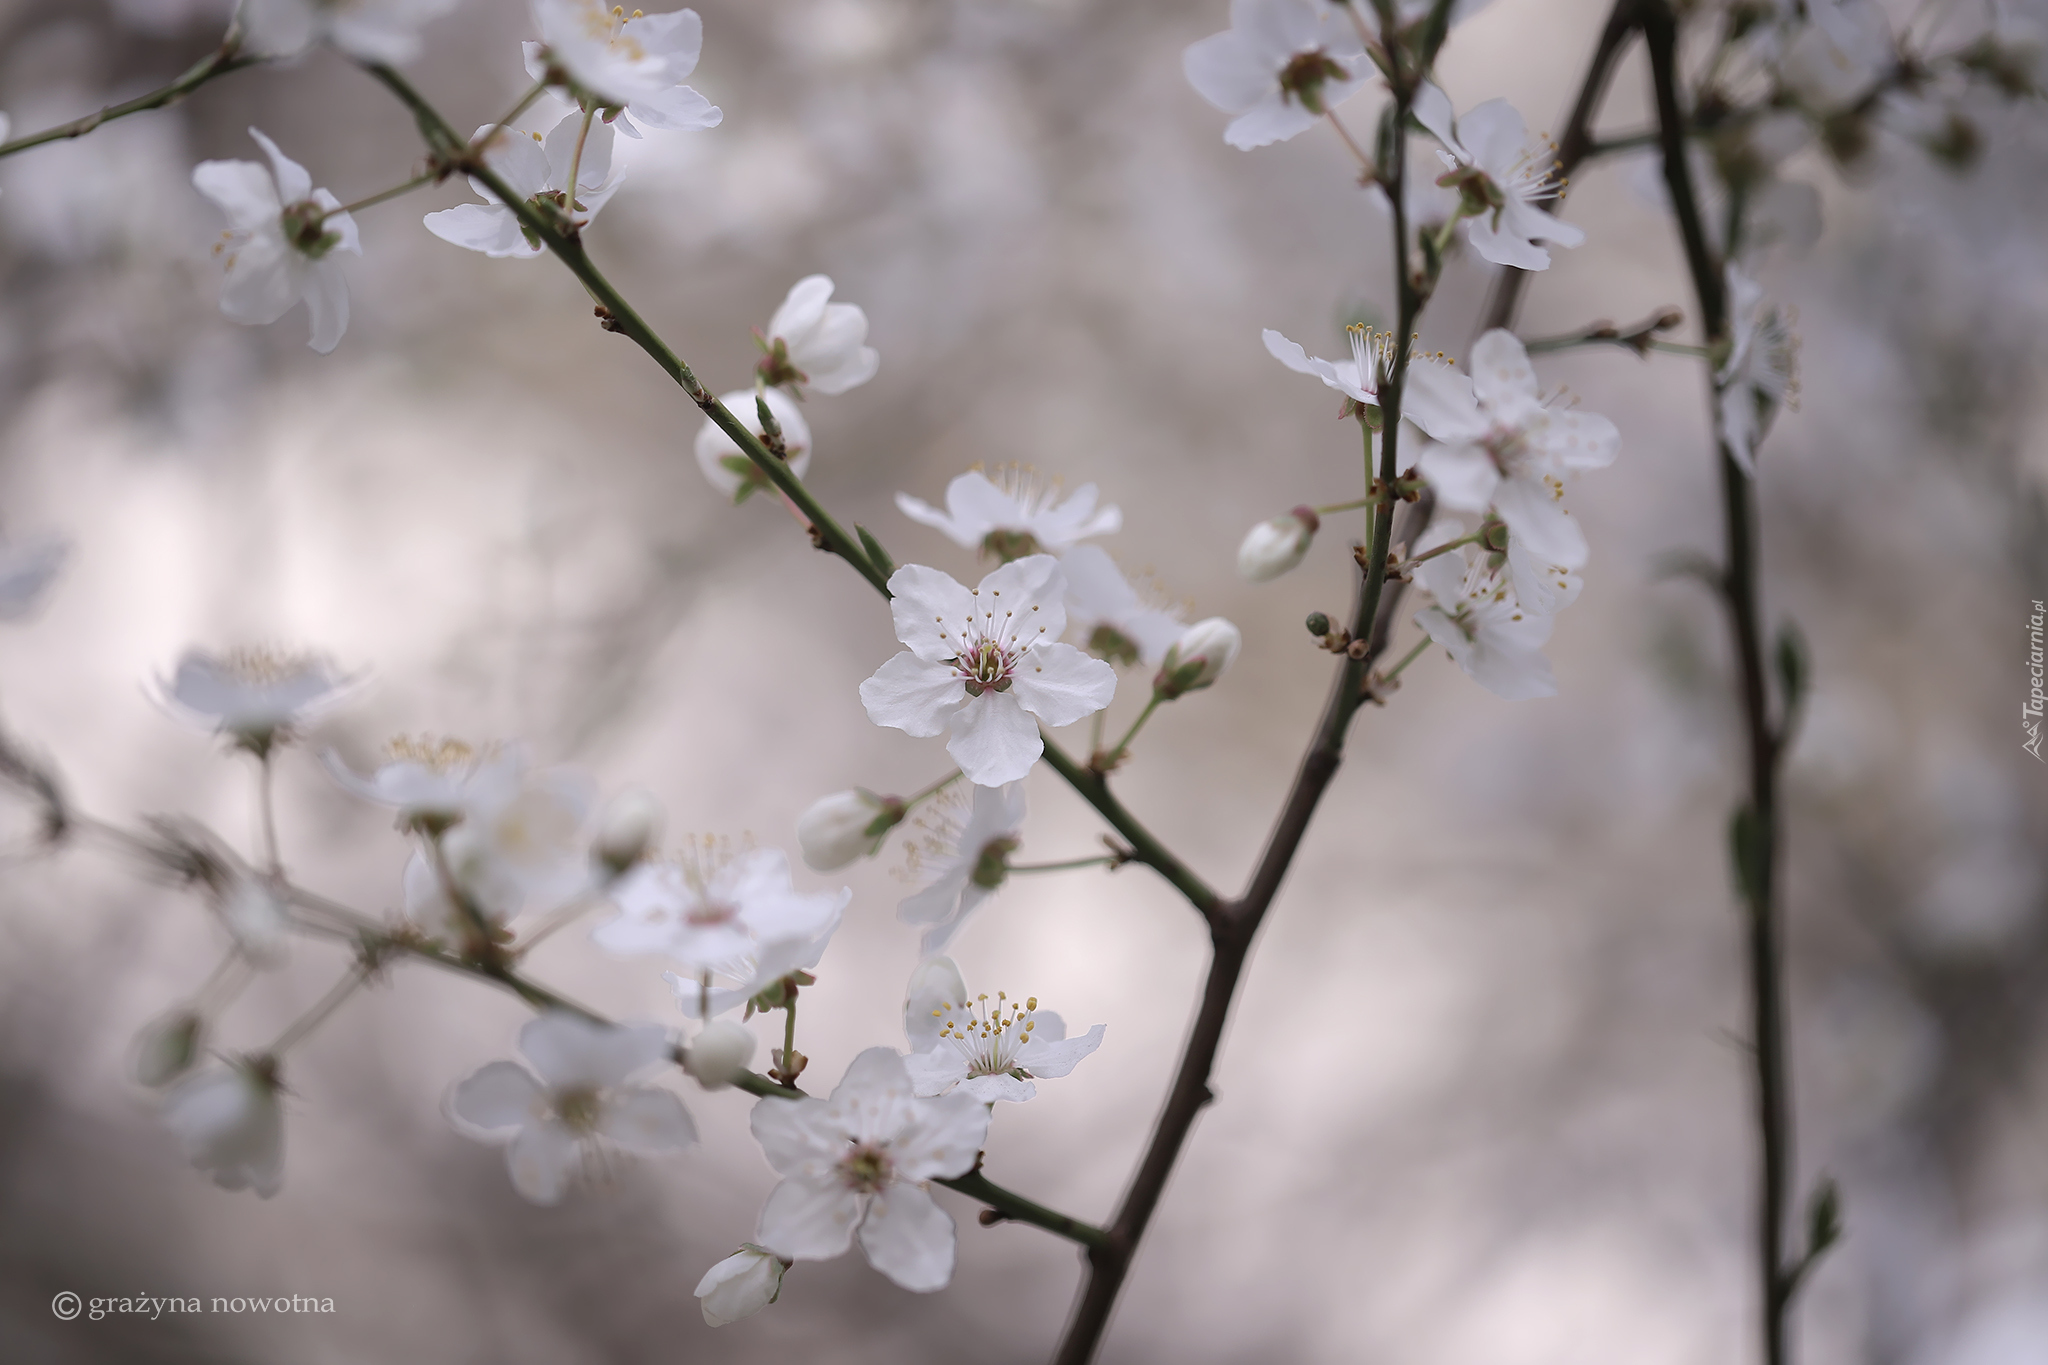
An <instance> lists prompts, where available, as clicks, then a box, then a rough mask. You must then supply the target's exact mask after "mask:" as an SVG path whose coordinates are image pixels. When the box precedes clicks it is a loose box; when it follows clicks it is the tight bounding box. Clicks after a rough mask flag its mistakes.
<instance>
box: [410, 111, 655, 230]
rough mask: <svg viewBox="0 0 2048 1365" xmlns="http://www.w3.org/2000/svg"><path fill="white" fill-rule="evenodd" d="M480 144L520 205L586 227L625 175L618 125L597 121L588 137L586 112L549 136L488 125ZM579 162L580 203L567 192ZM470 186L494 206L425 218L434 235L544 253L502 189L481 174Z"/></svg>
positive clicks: (567, 120) (486, 159) (472, 206)
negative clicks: (617, 150)
mask: <svg viewBox="0 0 2048 1365" xmlns="http://www.w3.org/2000/svg"><path fill="white" fill-rule="evenodd" d="M476 140H477V141H479V142H482V143H483V145H484V164H485V165H486V166H489V167H490V168H491V170H492V172H493V173H495V174H496V175H497V177H498V178H499V179H500V180H502V181H504V182H505V187H506V188H507V189H509V190H511V191H512V193H513V194H514V195H515V196H517V198H518V200H519V202H521V203H523V204H529V205H532V206H533V207H534V208H535V209H536V210H537V211H538V212H539V213H540V214H541V216H542V217H544V218H548V219H551V220H555V221H560V219H561V218H562V217H567V218H569V219H571V220H573V221H574V222H575V223H577V224H578V225H579V226H583V225H588V224H589V223H590V221H591V220H592V219H594V218H596V217H597V214H598V210H600V209H602V208H603V207H604V206H605V204H606V202H607V201H609V200H610V199H611V197H612V195H613V194H615V193H616V192H617V191H618V188H619V183H620V181H621V179H622V178H623V175H622V172H620V171H619V170H618V169H617V168H615V167H614V166H613V165H612V129H611V125H610V124H608V123H592V124H591V125H590V128H589V129H588V132H587V134H586V131H585V129H584V126H583V116H582V115H581V114H570V115H569V116H568V117H567V118H564V119H563V120H562V121H561V122H560V123H557V124H556V125H555V126H554V127H553V128H551V129H549V130H548V133H547V136H545V137H542V136H541V135H540V134H539V133H522V132H520V131H519V130H518V129H516V128H502V127H494V126H493V125H490V124H486V125H485V126H483V127H481V128H479V129H477V130H476ZM579 141H580V142H582V144H583V155H582V157H581V159H580V160H579V159H578V157H577V155H576V145H577V143H578V142H579ZM572 163H573V164H574V166H575V174H576V195H575V202H574V203H573V204H572V203H570V202H569V195H568V194H567V193H566V190H567V189H568V186H569V174H570V166H571V164H572ZM469 187H470V188H471V189H473V190H475V191H476V192H477V193H478V194H479V195H481V196H482V197H483V198H484V200H485V201H486V202H484V203H481V204H457V205H456V206H455V207H454V208H452V209H442V210H440V211H439V212H438V213H430V214H428V215H427V216H426V218H425V219H423V220H422V221H424V222H425V223H426V225H427V231H429V232H431V233H433V234H434V235H435V236H436V237H439V238H440V239H441V240H442V241H444V242H448V243H451V244H452V245H455V246H459V247H464V248H466V249H468V250H470V251H481V252H482V253H483V254H484V255H486V256H491V257H495V258H506V257H510V258H515V259H522V260H523V259H526V258H528V257H533V256H538V255H540V253H541V251H542V250H543V248H542V246H541V241H540V238H539V237H537V236H535V235H534V234H533V233H532V232H530V231H528V230H527V228H526V227H525V225H524V224H522V223H521V222H520V221H519V215H518V214H516V213H514V212H513V211H512V208H511V206H510V205H508V204H506V203H505V202H504V201H503V200H501V199H499V198H498V195H497V192H496V191H494V190H492V189H491V188H490V186H488V185H486V184H484V183H483V181H481V180H478V179H477V178H476V177H474V176H472V177H470V181H469Z"/></svg>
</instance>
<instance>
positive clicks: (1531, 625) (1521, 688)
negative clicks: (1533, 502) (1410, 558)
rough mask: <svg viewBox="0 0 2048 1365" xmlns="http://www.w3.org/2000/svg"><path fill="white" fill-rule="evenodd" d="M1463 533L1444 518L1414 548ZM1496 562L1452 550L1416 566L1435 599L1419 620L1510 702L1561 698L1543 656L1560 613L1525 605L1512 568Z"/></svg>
mask: <svg viewBox="0 0 2048 1365" xmlns="http://www.w3.org/2000/svg"><path fill="white" fill-rule="evenodd" d="M1463 534H1464V528H1463V527H1462V526H1460V525H1459V524H1458V523H1457V522H1456V521H1455V520H1447V519H1441V518H1440V519H1439V520H1437V521H1436V522H1434V523H1432V524H1431V526H1430V528H1429V530H1428V531H1426V532H1424V533H1423V536H1422V539H1421V540H1420V541H1419V542H1418V543H1417V546H1416V548H1417V550H1418V552H1420V551H1427V550H1431V549H1434V548H1435V547H1436V546H1438V545H1441V544H1444V543H1445V542H1446V541H1450V540H1456V539H1458V538H1459V537H1460V536H1462V535H1463ZM1491 561H1492V556H1490V555H1486V554H1481V555H1477V556H1475V557H1473V558H1472V559H1470V560H1469V561H1468V560H1467V558H1466V557H1465V554H1464V552H1463V551H1462V550H1453V551H1451V552H1449V553H1447V554H1441V555H1438V556H1437V557H1436V558H1434V559H1429V560H1425V561H1423V562H1422V563H1421V564H1418V565H1416V566H1415V577H1416V578H1417V579H1418V580H1419V581H1420V582H1421V584H1422V586H1423V587H1424V588H1425V589H1426V590H1427V591H1428V592H1429V595H1430V597H1431V599H1432V600H1433V605H1431V606H1427V607H1424V608H1423V609H1422V610H1421V611H1419V612H1417V613H1416V614H1415V624H1417V625H1419V626H1421V627H1422V629H1423V630H1424V631H1426V632H1427V633H1428V635H1429V638H1430V639H1431V640H1434V641H1435V642H1436V643H1437V644H1440V645H1442V646H1443V647H1444V648H1445V649H1446V650H1449V651H1450V655H1451V657H1452V658H1453V659H1455V660H1456V661H1457V664H1458V667H1459V668H1461V669H1463V670H1464V671H1465V676H1466V677H1468V678H1470V679H1472V681H1474V682H1476V683H1478V684H1479V685H1480V686H1481V687H1484V688H1485V689H1486V690H1487V691H1489V692H1491V693H1493V694H1494V695H1496V696H1499V697H1504V698H1506V699H1507V700H1509V701H1523V700H1527V699H1529V698H1531V697H1550V696H1555V695H1556V694H1557V680H1556V678H1554V677H1553V676H1552V675H1551V672H1550V661H1549V660H1548V659H1546V658H1545V657H1544V656H1543V645H1544V642H1545V641H1547V640H1549V638H1550V630H1551V626H1552V625H1553V624H1554V623H1555V618H1554V617H1551V616H1546V615H1541V614H1539V613H1537V612H1535V611H1533V610H1530V609H1529V608H1526V607H1524V606H1523V604H1522V601H1521V599H1520V598H1519V597H1518V596H1516V593H1515V588H1514V582H1513V579H1512V577H1511V576H1510V574H1509V573H1508V571H1507V568H1506V566H1505V565H1498V564H1494V563H1492V562H1491Z"/></svg>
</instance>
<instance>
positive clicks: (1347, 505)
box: [1311, 493, 1387, 517]
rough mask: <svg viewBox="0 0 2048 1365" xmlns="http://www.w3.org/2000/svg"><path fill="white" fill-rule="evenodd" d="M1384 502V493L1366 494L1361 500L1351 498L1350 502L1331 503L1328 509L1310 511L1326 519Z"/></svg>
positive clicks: (1318, 508) (1321, 508)
mask: <svg viewBox="0 0 2048 1365" xmlns="http://www.w3.org/2000/svg"><path fill="white" fill-rule="evenodd" d="M1386 500H1387V495H1386V494H1385V493H1368V494H1366V495H1365V496H1364V497H1362V498H1353V499H1352V500H1351V501H1350V502H1333V503H1331V504H1330V505H1329V506H1328V507H1317V508H1313V509H1311V510H1313V511H1314V512H1315V514H1316V515H1317V516H1319V517H1327V516H1330V515H1332V514H1333V513H1337V512H1356V511H1357V510H1358V509H1359V508H1361V507H1377V506H1379V505H1380V504H1381V503H1383V502H1385V501H1386Z"/></svg>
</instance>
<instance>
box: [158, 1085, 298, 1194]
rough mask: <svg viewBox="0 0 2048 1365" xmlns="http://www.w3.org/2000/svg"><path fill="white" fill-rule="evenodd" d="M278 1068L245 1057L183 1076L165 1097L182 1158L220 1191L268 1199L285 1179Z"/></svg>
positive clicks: (168, 1123) (168, 1120)
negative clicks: (250, 1192) (208, 1176)
mask: <svg viewBox="0 0 2048 1365" xmlns="http://www.w3.org/2000/svg"><path fill="white" fill-rule="evenodd" d="M277 1091H278V1082H277V1068H276V1065H275V1063H274V1062H272V1061H271V1059H269V1058H267V1057H244V1058H239V1059H237V1060H236V1061H234V1062H231V1063H230V1064H228V1065H227V1066H220V1067H213V1068H211V1069H209V1070H206V1071H202V1072H200V1073H198V1074H197V1075H195V1076H190V1077H187V1078H186V1079H185V1080H183V1081H180V1082H179V1083H178V1084H177V1085H176V1086H174V1087H173V1088H172V1089H171V1091H170V1093H169V1094H167V1095H166V1096H164V1110H163V1116H164V1123H165V1124H166V1126H168V1127H169V1128H170V1130H171V1133H172V1135H173V1136H174V1137H176V1138H177V1140H178V1145H179V1146H181V1147H182V1148H184V1151H185V1158H186V1159H187V1160H188V1161H190V1162H191V1163H192V1164H193V1165H194V1166H197V1167H198V1168H199V1169H201V1170H203V1171H206V1172H208V1173H209V1174H211V1175H212V1176H213V1183H214V1184H216V1185H218V1186H220V1187H221V1188H222V1189H224V1190H254V1191H255V1192H256V1193H257V1194H258V1195H260V1196H261V1197H263V1198H265V1199H268V1198H270V1196H272V1195H273V1194H276V1193H277V1192H278V1190H279V1188H280V1187H282V1186H283V1184H284V1114H283V1112H282V1111H281V1110H280V1109H279V1107H278V1103H277Z"/></svg>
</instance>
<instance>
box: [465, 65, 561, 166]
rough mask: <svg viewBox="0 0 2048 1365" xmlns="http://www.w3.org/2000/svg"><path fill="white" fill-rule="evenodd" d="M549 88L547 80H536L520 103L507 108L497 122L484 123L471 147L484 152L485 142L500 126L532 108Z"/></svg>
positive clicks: (494, 134) (494, 135)
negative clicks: (481, 130)
mask: <svg viewBox="0 0 2048 1365" xmlns="http://www.w3.org/2000/svg"><path fill="white" fill-rule="evenodd" d="M547 89H548V87H547V83H546V82H544V81H535V82H534V83H533V85H532V86H531V87H530V88H529V89H528V90H527V92H526V93H525V94H523V95H521V96H520V97H519V103H517V104H515V105H513V106H512V107H511V108H510V109H508V110H506V111H505V112H504V113H503V114H501V115H500V116H499V117H498V119H497V120H496V121H495V122H492V123H488V124H486V125H484V130H483V132H481V133H479V134H477V136H476V137H475V138H473V139H471V141H470V147H471V149H472V150H473V151H476V152H479V153H480V152H482V151H483V149H484V144H485V143H487V142H489V141H490V140H491V139H492V138H493V137H496V136H497V134H498V130H499V129H500V128H503V127H504V126H505V125H506V124H508V123H510V122H511V121H512V120H513V119H516V118H518V117H519V116H520V115H521V114H523V113H525V112H526V111H527V110H528V109H531V108H532V107H533V102H534V101H535V100H537V99H539V98H540V97H541V96H542V95H544V94H546V93H547Z"/></svg>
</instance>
